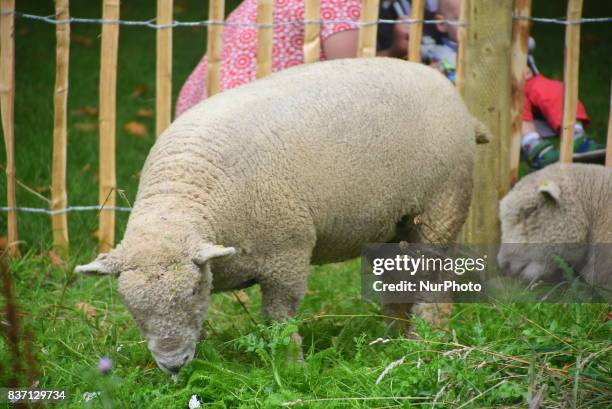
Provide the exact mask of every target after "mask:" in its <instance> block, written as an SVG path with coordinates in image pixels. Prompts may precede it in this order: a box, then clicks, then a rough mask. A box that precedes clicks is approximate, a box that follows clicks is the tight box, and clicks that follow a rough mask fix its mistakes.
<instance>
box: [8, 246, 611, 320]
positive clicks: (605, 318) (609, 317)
mask: <svg viewBox="0 0 612 409" xmlns="http://www.w3.org/2000/svg"><path fill="white" fill-rule="evenodd" d="M1 239H2V237H0V240H1ZM0 248H1V246H0ZM608 321H612V311H610V312H609V313H608V315H606V316H605V317H604V322H608Z"/></svg>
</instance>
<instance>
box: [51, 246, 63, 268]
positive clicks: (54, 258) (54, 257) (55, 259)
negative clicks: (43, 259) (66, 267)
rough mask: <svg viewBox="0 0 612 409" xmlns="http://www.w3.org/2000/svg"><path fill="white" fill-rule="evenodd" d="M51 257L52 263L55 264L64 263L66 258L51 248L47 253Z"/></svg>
mask: <svg viewBox="0 0 612 409" xmlns="http://www.w3.org/2000/svg"><path fill="white" fill-rule="evenodd" d="M47 255H48V256H49V259H51V264H52V265H54V266H61V265H63V264H64V260H62V258H61V257H60V256H59V254H57V253H56V252H55V251H53V250H51V251H49V253H47Z"/></svg>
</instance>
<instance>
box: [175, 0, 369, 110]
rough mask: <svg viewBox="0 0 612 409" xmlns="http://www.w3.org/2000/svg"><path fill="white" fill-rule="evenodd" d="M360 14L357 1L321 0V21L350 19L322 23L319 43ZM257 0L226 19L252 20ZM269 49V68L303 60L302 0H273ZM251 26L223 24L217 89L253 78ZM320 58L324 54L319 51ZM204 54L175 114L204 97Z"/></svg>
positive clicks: (350, 25)
mask: <svg viewBox="0 0 612 409" xmlns="http://www.w3.org/2000/svg"><path fill="white" fill-rule="evenodd" d="M360 13H361V4H360V0H321V11H320V17H321V20H342V21H351V22H354V23H350V22H340V23H325V24H323V25H322V27H321V34H320V37H321V43H323V41H324V40H325V39H327V38H328V37H329V36H330V35H332V34H334V33H337V32H340V31H344V30H351V29H355V28H357V26H356V24H355V23H357V22H358V21H359V16H360ZM256 18H257V0H244V1H243V2H242V3H241V4H240V5H239V6H238V7H237V8H236V9H235V10H234V11H233V12H232V13H231V14H230V15H229V17H228V18H227V19H226V21H228V22H232V23H253V24H254V23H256ZM273 21H274V24H275V27H274V34H273V49H272V71H280V70H282V69H285V68H289V67H292V66H294V65H298V64H303V63H304V52H303V50H302V46H303V44H304V26H303V24H301V22H303V21H304V0H276V1H275V2H274V15H273ZM256 49H257V30H256V28H255V27H245V26H238V25H236V26H232V25H229V26H225V27H224V28H223V53H222V58H221V83H220V84H219V85H220V90H221V91H224V90H228V89H231V88H235V87H237V86H239V85H242V84H246V83H248V82H251V81H253V80H255V52H256ZM320 59H321V60H325V59H326V58H325V53H324V52H323V50H321V56H320ZM206 76H207V57H206V55H204V57H203V58H202V60H201V61H200V62H199V64H198V65H197V67H196V68H195V70H193V72H192V73H191V75H190V76H189V78H188V79H187V81H186V82H185V84H184V85H183V88H182V89H181V92H180V94H179V97H178V101H177V103H176V116H177V117H178V116H179V115H181V114H182V113H183V112H185V111H186V110H188V109H189V108H191V107H192V106H194V105H195V104H197V103H198V102H200V101H201V100H203V99H205V98H206Z"/></svg>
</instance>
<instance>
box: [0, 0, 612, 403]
mask: <svg viewBox="0 0 612 409" xmlns="http://www.w3.org/2000/svg"><path fill="white" fill-rule="evenodd" d="M71 3H72V14H73V15H75V16H79V17H99V13H100V9H101V7H100V4H99V1H95V2H94V1H83V0H81V1H72V2H71ZM176 3H177V6H178V7H177V16H176V18H177V19H181V20H195V19H203V18H204V17H205V10H206V8H207V7H206V4H200V3H201V2H198V1H195V0H190V1H178V0H177V1H176ZM229 3H230V5H234V4H235V3H236V2H235V1H230V2H229ZM537 3H538V4H536V10H535V11H534V15H537V16H549V17H550V16H561V15H563V14H564V11H563V5H562V4H561V3H563V2H558V1H557V2H546V3H547V4H546V5H543V4H542V2H537ZM604 3H606V2H597V4H595V2H586V11H585V14H587V15H599V16H602V15H606V16H608V15H612V5H611V4H604ZM51 4H52V2H50V1H49V2H40V1H29V2H28V1H20V2H18V7H19V9H20V10H21V11H24V12H32V13H35V14H42V15H48V14H52V13H53V10H52V5H51ZM121 13H122V17H123V18H126V19H149V18H151V17H152V16H153V14H154V7H153V6H152V4H151V2H146V1H144V0H131V1H129V2H128V1H126V2H124V5H123V6H122V9H121ZM610 34H612V30H611V26H610V25H607V26H605V25H590V26H585V27H584V29H583V36H582V37H583V47H582V50H583V53H582V54H583V60H582V64H581V80H580V84H581V98H582V100H583V101H584V102H585V105H586V106H587V108H588V110H589V113H590V114H591V116H592V117H593V130H592V133H593V134H595V135H596V136H598V137H600V138H601V137H602V136H603V135H604V134H605V129H606V123H607V115H608V100H609V92H610V91H609V84H610V68H609V67H610V66H612V53H611V52H610V46H609V44H608V42H607V39H609V38H611V36H610ZM534 35H535V37H536V39H537V41H538V51H537V53H536V57H537V61H538V65H539V66H540V69H541V70H542V72H543V73H545V74H547V75H549V76H553V77H560V76H561V73H562V68H561V67H562V55H563V29H562V27H560V26H543V25H536V26H535V27H534ZM174 36H175V42H174V55H175V59H174V79H175V84H174V91H175V94H176V93H177V92H178V89H179V86H180V84H181V83H182V81H183V80H184V79H185V78H186V76H187V75H188V73H189V71H190V70H191V69H192V68H193V67H194V66H195V64H196V62H197V61H198V59H199V58H200V57H201V55H202V53H203V51H204V44H205V33H204V30H203V29H201V28H181V29H177V30H175V33H174ZM72 40H73V45H72V48H71V61H70V63H71V67H70V69H71V76H70V99H69V111H70V113H69V132H70V133H69V142H70V143H69V152H68V155H69V165H68V175H69V177H68V183H69V202H70V203H71V204H73V205H76V204H79V205H80V204H94V203H96V202H97V166H98V165H97V159H96V158H97V150H98V147H97V143H98V142H97V130H96V128H95V124H96V121H97V118H96V117H95V116H92V115H90V114H89V113H88V111H89V110H88V109H86V107H89V106H93V107H95V106H97V98H98V93H97V87H98V69H99V27H98V26H96V25H84V24H81V25H73V27H72ZM154 40H155V33H154V31H153V30H150V29H146V28H134V27H125V28H122V30H121V34H120V44H121V48H120V55H119V79H118V106H119V109H118V113H117V114H118V135H117V147H118V148H117V165H118V166H117V180H118V186H119V188H120V189H122V190H123V191H124V192H125V199H121V198H119V199H118V204H119V205H128V204H129V203H131V202H132V201H133V198H134V196H135V193H136V187H137V182H138V172H139V170H140V167H141V166H142V163H143V161H144V158H145V156H146V153H147V151H148V149H149V147H150V146H151V145H152V143H153V140H154V136H153V129H154V122H153V119H152V118H148V117H143V116H141V115H138V112H139V110H142V109H145V110H147V109H149V110H150V109H153V108H154V96H155V92H154V69H155V61H154V47H153V46H152V45H153V44H154ZM16 45H17V51H16V52H17V61H18V64H17V67H18V70H17V74H16V78H17V97H16V109H15V111H16V117H15V119H16V135H17V144H16V150H17V174H18V178H19V180H20V181H21V182H22V183H23V184H24V185H27V186H29V187H30V188H31V189H33V190H35V191H37V192H38V193H39V195H40V196H42V197H46V198H48V197H49V188H48V187H49V185H50V170H49V168H50V159H51V136H52V134H51V129H52V113H53V106H52V100H53V98H52V92H53V81H54V64H53V63H52V62H53V61H54V28H53V27H52V26H49V25H45V24H43V23H38V22H30V21H25V20H19V19H18V20H17V26H16ZM130 121H137V122H139V123H142V124H144V125H145V126H147V127H148V136H134V135H132V134H130V133H129V132H126V131H125V130H124V125H125V124H126V123H128V122H130ZM5 160H6V159H5V157H4V152H3V151H2V153H0V163H2V164H3V163H5ZM5 183H6V182H5V179H4V178H3V177H2V178H0V202H2V203H5V191H6V189H5V186H6V185H5ZM18 203H19V204H20V205H22V206H35V207H46V206H47V205H48V203H47V202H46V201H45V200H44V199H43V198H41V197H39V196H36V195H33V194H32V193H30V192H28V191H27V190H26V189H24V188H21V187H20V188H19V189H18ZM19 221H20V234H21V238H22V239H23V240H24V241H25V244H24V246H23V247H22V249H23V250H24V251H25V253H26V254H25V257H24V258H23V259H21V260H19V261H14V262H13V263H12V265H11V269H12V271H13V274H14V280H15V286H16V291H17V296H18V300H19V302H20V305H21V307H22V309H23V312H24V316H23V322H24V323H25V325H26V327H27V329H28V330H29V331H31V332H32V333H33V334H34V342H33V349H34V352H35V355H36V358H37V360H38V362H39V374H38V377H37V379H38V380H39V381H40V385H41V386H44V387H46V388H65V389H68V390H69V391H70V393H71V397H70V400H69V403H68V404H67V405H66V407H83V406H85V407H119V408H121V407H126V408H132V407H148V406H152V407H158V408H170V407H177V408H184V407H186V406H187V401H188V400H189V397H190V396H191V395H192V394H197V395H198V396H199V397H200V398H201V400H202V401H203V402H205V403H206V404H207V406H208V407H217V408H222V407H243V408H252V407H278V406H279V405H280V404H282V403H283V402H296V401H297V400H299V399H302V400H313V401H312V402H310V401H309V402H302V403H300V404H298V403H296V404H295V405H294V407H321V408H323V407H325V408H327V407H381V408H382V407H413V406H414V407H420V406H426V407H432V406H433V407H435V406H436V405H434V403H433V402H434V401H435V402H436V403H437V404H438V406H440V407H461V405H465V406H463V407H502V406H507V407H525V406H526V402H527V401H528V400H529V397H530V396H532V395H533V394H535V393H536V391H537V390H539V389H540V388H541V387H543V386H544V385H546V386H547V391H546V393H545V397H544V401H543V407H582V408H593V407H602V408H603V407H609V406H610V405H611V404H612V386H611V384H612V375H611V374H610V367H611V366H612V365H611V364H612V359H611V358H612V357H611V355H610V339H611V335H612V332H611V329H612V328H611V324H610V320H609V313H610V309H609V307H608V306H606V305H462V306H458V307H457V308H456V310H455V313H454V315H453V319H452V321H451V324H450V328H449V330H448V331H447V332H444V333H433V332H430V331H428V329H427V328H426V326H421V334H422V339H420V340H418V341H408V340H402V339H393V340H391V341H390V342H385V343H383V342H379V343H375V344H373V345H370V343H371V342H372V341H374V340H376V339H377V338H379V337H381V338H385V339H387V338H388V337H389V334H388V332H387V330H386V328H385V327H384V325H383V324H382V320H381V319H380V318H379V317H377V316H376V315H377V314H379V310H378V308H377V307H376V306H374V305H370V304H364V303H361V302H360V301H359V279H358V263H357V262H356V261H353V262H349V263H345V264H339V265H331V266H325V267H320V268H315V269H313V274H312V277H311V281H310V289H311V290H310V292H309V294H308V296H307V299H306V301H305V303H304V305H303V307H302V308H301V310H300V315H299V318H298V319H297V320H296V322H295V323H294V325H298V327H299V330H300V332H301V333H302V334H303V335H304V339H305V354H306V365H305V366H304V367H301V366H298V367H295V366H291V365H289V366H288V365H287V364H286V363H285V360H284V343H285V341H286V338H287V332H288V330H289V329H291V327H290V326H289V327H278V326H273V327H263V326H261V322H262V320H261V316H260V314H259V304H260V300H259V296H258V294H257V289H251V290H249V291H247V292H246V293H245V294H240V298H241V299H242V302H243V304H244V306H245V307H246V310H247V311H248V313H247V312H245V309H244V308H243V307H242V305H241V304H240V303H238V302H237V301H236V300H235V298H234V297H233V295H232V294H224V295H217V296H215V297H214V302H213V304H212V310H211V314H210V322H209V324H207V326H206V327H207V340H206V341H204V342H201V343H200V345H199V349H198V355H197V356H198V358H197V359H196V360H195V361H194V362H193V363H192V364H191V365H189V366H188V367H187V368H185V369H184V370H183V371H182V372H181V375H180V377H179V380H178V382H177V383H173V382H171V381H170V379H169V378H168V377H167V376H166V375H164V374H162V373H161V372H160V371H159V370H158V369H157V368H156V366H155V364H154V362H153V360H152V358H151V356H150V354H149V353H148V351H147V348H146V345H145V344H144V342H143V340H142V338H141V336H140V334H139V332H138V330H137V328H136V327H135V325H134V324H133V322H132V320H131V318H130V317H129V315H128V314H127V312H126V310H125V308H124V307H123V306H122V304H121V303H120V301H119V298H118V294H117V290H116V283H115V282H114V280H112V279H110V278H104V279H93V278H82V277H77V276H75V275H74V274H72V273H71V271H72V268H73V266H74V265H75V264H76V263H77V262H83V261H86V260H88V259H89V258H90V257H92V256H93V255H94V253H95V238H94V233H95V230H96V226H97V218H96V216H95V214H94V213H72V214H70V216H69V223H70V236H71V243H72V249H71V256H67V257H64V260H58V259H56V258H54V257H50V256H49V254H48V251H49V249H50V247H49V246H50V243H51V232H50V223H49V220H48V218H47V217H46V216H41V215H35V214H34V215H33V214H20V215H19ZM125 222H126V216H125V215H119V217H118V223H117V224H118V232H117V234H118V237H121V236H122V234H123V229H124V227H125ZM5 223H6V219H5V218H4V217H2V218H0V232H2V231H5V227H6V225H5ZM83 310H85V312H84V311H83ZM4 323H5V320H4V318H3V321H2V325H3V326H4V325H5V324H4ZM255 323H257V325H256V324H255ZM292 325H293V324H292ZM101 356H108V357H110V358H111V359H112V360H113V362H114V369H113V370H112V372H111V374H110V375H107V376H103V375H100V374H99V373H98V372H97V371H96V369H95V366H96V364H97V362H98V359H99V358H100V357H101ZM403 357H405V360H404V362H403V364H401V365H398V366H396V367H395V368H393V369H391V370H390V371H389V372H388V373H387V375H386V376H385V377H384V379H382V381H381V382H380V383H378V384H377V383H376V380H377V378H378V377H379V376H380V374H381V373H382V372H383V371H384V369H385V368H386V367H387V366H388V365H389V364H390V363H391V362H393V361H396V360H398V359H401V358H403ZM7 359H8V351H7V348H6V344H4V343H2V342H1V341H0V362H6V361H7ZM9 376H10V373H9V372H8V371H5V372H2V373H0V385H3V384H5V382H6V380H7V379H8V377H9ZM93 391H102V392H103V394H102V395H101V397H98V398H96V399H94V400H92V401H91V402H88V403H85V402H83V399H82V396H83V393H84V392H93ZM328 398H332V399H335V400H331V401H328V400H325V399H328ZM408 398H411V399H408Z"/></svg>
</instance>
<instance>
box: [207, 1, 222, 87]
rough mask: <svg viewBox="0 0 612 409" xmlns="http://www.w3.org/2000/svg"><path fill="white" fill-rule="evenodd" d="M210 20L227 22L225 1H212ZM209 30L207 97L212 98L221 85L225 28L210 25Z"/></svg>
mask: <svg viewBox="0 0 612 409" xmlns="http://www.w3.org/2000/svg"><path fill="white" fill-rule="evenodd" d="M208 20H209V21H216V22H223V20H225V0H210V4H209V5H208ZM207 30H208V34H207V37H206V42H207V45H206V55H207V56H208V67H207V69H208V72H207V75H206V95H207V96H209V97H212V96H213V95H215V94H216V93H218V92H219V84H220V83H221V56H222V54H223V26H222V25H221V24H209V25H208V29H207Z"/></svg>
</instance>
